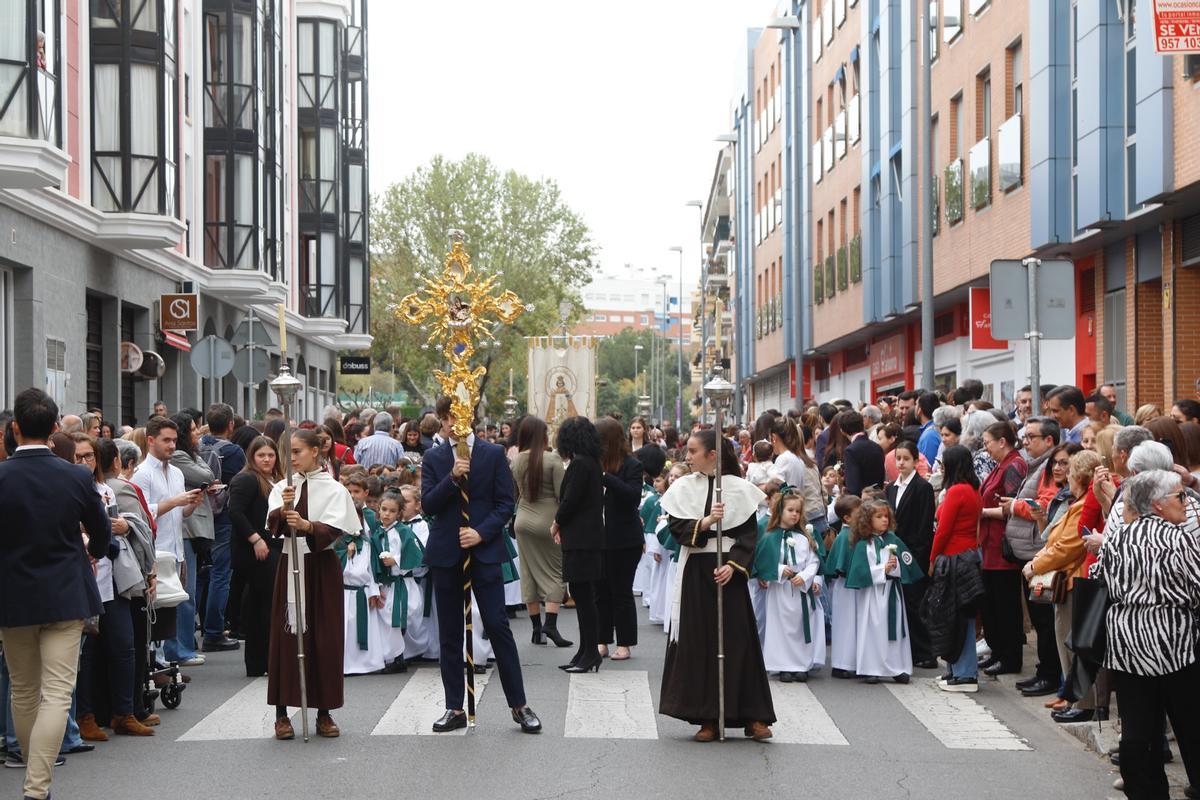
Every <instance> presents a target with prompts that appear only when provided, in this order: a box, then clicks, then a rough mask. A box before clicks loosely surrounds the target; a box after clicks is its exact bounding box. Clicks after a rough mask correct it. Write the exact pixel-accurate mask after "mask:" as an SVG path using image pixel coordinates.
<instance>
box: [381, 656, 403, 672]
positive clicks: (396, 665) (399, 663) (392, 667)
mask: <svg viewBox="0 0 1200 800" xmlns="http://www.w3.org/2000/svg"><path fill="white" fill-rule="evenodd" d="M401 672H408V664H406V663H404V656H400V657H398V658H397V659H396V660H395V661H393V662H392V663H390V664H388V665H387V666H386V667H384V668H383V674H384V675H398V674H399V673H401Z"/></svg>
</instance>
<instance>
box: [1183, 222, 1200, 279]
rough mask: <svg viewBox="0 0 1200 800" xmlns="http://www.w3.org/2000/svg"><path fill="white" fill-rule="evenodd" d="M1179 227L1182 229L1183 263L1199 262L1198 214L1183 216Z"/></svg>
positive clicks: (1185, 264)
mask: <svg viewBox="0 0 1200 800" xmlns="http://www.w3.org/2000/svg"><path fill="white" fill-rule="evenodd" d="M1180 227H1181V228H1182V229H1183V231H1182V237H1181V238H1182V239H1183V265H1184V266H1185V267H1187V266H1191V265H1193V264H1200V214H1193V215H1192V216H1190V217H1187V218H1185V219H1184V220H1183V221H1182V222H1181V223H1180Z"/></svg>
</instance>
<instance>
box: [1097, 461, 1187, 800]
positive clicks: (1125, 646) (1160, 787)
mask: <svg viewBox="0 0 1200 800" xmlns="http://www.w3.org/2000/svg"><path fill="white" fill-rule="evenodd" d="M1122 495H1123V498H1124V500H1125V510H1124V517H1125V520H1126V521H1125V524H1123V525H1121V526H1120V527H1118V528H1117V529H1116V530H1114V531H1110V532H1109V535H1108V536H1106V537H1105V539H1104V544H1103V546H1102V547H1101V549H1100V560H1099V562H1098V563H1097V570H1096V571H1097V572H1098V573H1099V574H1100V576H1101V577H1103V579H1104V581H1105V584H1106V586H1107V588H1108V596H1109V600H1110V603H1111V605H1110V606H1109V609H1108V612H1107V615H1106V618H1105V621H1106V623H1107V649H1106V652H1105V656H1104V666H1105V667H1107V668H1108V669H1109V670H1111V672H1112V676H1113V679H1114V681H1115V685H1116V689H1117V693H1118V695H1119V696H1120V698H1121V702H1120V704H1119V706H1118V711H1119V713H1120V716H1121V751H1120V761H1121V777H1122V779H1123V780H1124V781H1125V793H1126V794H1127V795H1128V796H1129V797H1167V795H1168V790H1167V777H1166V773H1165V772H1164V770H1163V753H1162V747H1163V736H1162V734H1163V727H1162V726H1163V721H1162V720H1163V713H1164V712H1165V713H1166V715H1167V717H1168V718H1169V719H1170V720H1171V727H1172V729H1173V730H1174V731H1175V740H1176V742H1177V744H1178V745H1179V752H1180V756H1181V757H1182V759H1183V763H1184V766H1185V768H1186V769H1187V772H1188V774H1189V775H1195V774H1200V772H1198V771H1200V692H1197V691H1196V685H1197V683H1198V682H1200V664H1198V662H1197V660H1196V659H1197V654H1196V648H1197V644H1200V629H1198V627H1197V620H1196V614H1197V611H1198V610H1200V541H1198V540H1197V538H1196V537H1195V536H1193V535H1192V534H1191V533H1190V532H1188V531H1187V530H1185V529H1184V528H1183V527H1182V525H1183V523H1185V522H1186V521H1187V519H1188V510H1187V505H1189V504H1191V503H1194V500H1192V499H1191V498H1190V497H1189V495H1188V494H1187V492H1186V491H1185V490H1184V489H1183V486H1182V484H1181V482H1180V476H1179V475H1178V474H1176V473H1174V472H1169V471H1167V470H1161V469H1149V470H1145V471H1140V472H1138V474H1137V475H1134V476H1133V477H1132V478H1130V479H1129V480H1128V481H1126V482H1125V485H1124V486H1123V492H1122Z"/></svg>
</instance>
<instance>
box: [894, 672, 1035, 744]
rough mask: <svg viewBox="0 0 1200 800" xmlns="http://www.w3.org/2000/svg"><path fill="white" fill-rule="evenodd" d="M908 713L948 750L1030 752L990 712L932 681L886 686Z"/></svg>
mask: <svg viewBox="0 0 1200 800" xmlns="http://www.w3.org/2000/svg"><path fill="white" fill-rule="evenodd" d="M887 688H888V691H890V692H891V693H892V695H893V696H894V697H895V698H896V699H897V700H899V701H900V703H901V705H903V706H904V707H905V708H906V709H908V711H909V713H910V714H912V715H913V716H914V717H916V718H917V720H918V721H919V722H920V723H921V724H922V725H924V726H925V728H926V730H928V731H929V732H930V733H932V734H933V735H934V736H935V737H937V739H938V741H940V742H941V743H942V744H944V745H945V746H946V747H948V748H950V749H951V750H1030V749H1032V748H1030V747H1029V745H1028V744H1026V743H1025V741H1024V740H1022V739H1021V738H1019V737H1018V736H1017V735H1016V734H1015V733H1013V732H1012V731H1011V730H1009V729H1008V727H1007V726H1006V725H1005V724H1004V723H1002V722H1001V721H1000V720H998V719H996V717H995V715H993V714H992V712H990V711H988V710H987V709H986V708H984V707H983V706H981V705H980V704H979V703H977V702H976V701H975V700H973V699H972V698H971V697H970V696H968V695H966V694H955V693H952V692H943V691H942V690H941V689H939V688H938V687H937V684H936V682H935V681H934V680H932V679H929V678H914V679H913V680H912V682H911V683H909V684H907V685H905V684H898V683H889V684H887Z"/></svg>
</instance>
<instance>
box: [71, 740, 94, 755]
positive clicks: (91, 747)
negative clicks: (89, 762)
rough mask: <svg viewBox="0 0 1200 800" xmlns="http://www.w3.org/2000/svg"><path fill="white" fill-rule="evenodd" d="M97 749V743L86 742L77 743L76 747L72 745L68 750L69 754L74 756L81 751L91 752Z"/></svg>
mask: <svg viewBox="0 0 1200 800" xmlns="http://www.w3.org/2000/svg"><path fill="white" fill-rule="evenodd" d="M95 749H96V745H94V744H87V743H86V742H84V743H83V744H77V745H75V746H74V747H72V748H71V749H70V750H68V751H67V755H69V756H73V755H78V754H79V753H90V752H92V751H93V750H95Z"/></svg>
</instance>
